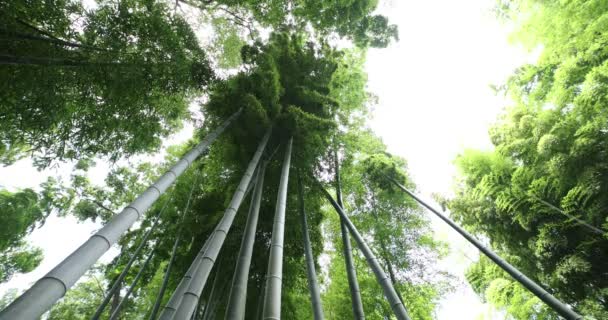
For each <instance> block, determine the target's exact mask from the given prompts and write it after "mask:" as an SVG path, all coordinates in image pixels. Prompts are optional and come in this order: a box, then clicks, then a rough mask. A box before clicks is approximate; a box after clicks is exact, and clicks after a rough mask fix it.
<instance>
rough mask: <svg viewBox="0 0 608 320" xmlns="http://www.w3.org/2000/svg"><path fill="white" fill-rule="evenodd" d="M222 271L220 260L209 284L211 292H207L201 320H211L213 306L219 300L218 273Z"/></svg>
mask: <svg viewBox="0 0 608 320" xmlns="http://www.w3.org/2000/svg"><path fill="white" fill-rule="evenodd" d="M221 270H222V258H220V259H219V261H218V262H217V268H216V270H215V275H214V276H213V283H212V284H211V292H209V298H208V299H207V303H206V304H205V310H204V311H203V317H202V320H208V319H211V314H212V313H213V311H214V310H215V305H216V304H217V300H218V299H219V291H220V288H219V287H220V285H219V282H220V278H221V277H220V272H221Z"/></svg>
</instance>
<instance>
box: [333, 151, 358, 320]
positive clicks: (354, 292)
mask: <svg viewBox="0 0 608 320" xmlns="http://www.w3.org/2000/svg"><path fill="white" fill-rule="evenodd" d="M334 169H335V176H334V179H335V181H334V184H335V188H336V199H337V200H338V205H339V206H340V207H342V208H344V204H343V203H342V186H341V184H342V183H341V180H340V161H339V160H338V152H337V151H336V149H334ZM340 233H341V234H342V253H343V254H344V264H345V267H346V276H347V278H348V287H349V289H350V298H351V304H352V308H353V316H354V318H355V319H357V320H362V319H365V312H364V311H363V301H362V300H361V290H360V289H359V281H358V280H357V270H356V269H355V264H354V263H353V251H352V247H351V245H350V236H349V234H348V229H347V228H346V223H345V222H344V219H343V218H342V217H340Z"/></svg>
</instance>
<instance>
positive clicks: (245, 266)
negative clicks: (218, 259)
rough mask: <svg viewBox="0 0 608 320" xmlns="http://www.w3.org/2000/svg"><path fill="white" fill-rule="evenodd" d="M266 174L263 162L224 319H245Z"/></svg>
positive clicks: (252, 198)
mask: <svg viewBox="0 0 608 320" xmlns="http://www.w3.org/2000/svg"><path fill="white" fill-rule="evenodd" d="M265 172H266V162H265V161H264V162H263V163H262V164H261V165H260V168H259V169H258V174H257V177H256V184H255V188H254V192H253V196H252V197H251V205H250V206H249V215H248V217H247V222H246V224H245V232H244V234H243V240H242V241H241V248H240V250H239V257H238V260H237V262H236V267H235V269H234V276H233V280H232V287H231V289H230V296H229V298H228V308H227V309H226V319H234V320H242V319H245V305H246V303H247V280H248V278H249V267H250V265H251V254H252V253H253V244H254V241H255V231H256V229H257V225H258V216H259V212H260V204H261V202H262V192H263V191H264V190H263V189H264V174H265Z"/></svg>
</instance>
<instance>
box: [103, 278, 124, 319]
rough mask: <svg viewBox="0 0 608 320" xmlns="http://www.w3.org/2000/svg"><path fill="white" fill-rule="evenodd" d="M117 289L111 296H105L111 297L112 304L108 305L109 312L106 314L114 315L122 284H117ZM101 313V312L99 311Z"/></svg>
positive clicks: (118, 302)
mask: <svg viewBox="0 0 608 320" xmlns="http://www.w3.org/2000/svg"><path fill="white" fill-rule="evenodd" d="M117 288H118V290H116V291H114V293H113V294H108V295H107V296H110V297H112V304H111V305H110V312H109V313H108V314H112V313H114V311H115V310H116V308H118V304H120V290H121V289H122V282H118V283H117ZM101 312H103V310H101ZM100 315H101V314H100Z"/></svg>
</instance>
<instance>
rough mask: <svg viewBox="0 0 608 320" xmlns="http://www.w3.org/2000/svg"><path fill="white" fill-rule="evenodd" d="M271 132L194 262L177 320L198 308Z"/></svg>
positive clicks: (256, 153) (252, 160)
mask: <svg viewBox="0 0 608 320" xmlns="http://www.w3.org/2000/svg"><path fill="white" fill-rule="evenodd" d="M270 132H271V129H268V131H267V132H266V134H265V135H264V137H263V138H262V141H260V144H259V145H258V148H257V150H256V152H255V154H254V155H253V158H252V159H251V161H250V162H249V165H248V166H247V170H246V171H245V174H244V175H243V177H242V178H241V181H240V182H239V185H238V187H237V189H236V191H235V192H234V195H233V196H232V200H231V201H230V204H229V205H228V208H227V209H226V211H225V213H224V216H223V217H222V220H220V222H219V223H218V225H217V227H216V229H215V230H214V232H213V234H212V235H211V236H210V238H209V242H208V243H209V246H208V247H207V248H206V250H205V253H204V254H203V255H202V256H201V257H197V259H195V260H194V261H193V262H192V265H194V266H195V267H194V270H195V271H194V273H193V275H192V279H191V280H190V284H189V286H188V288H187V289H186V291H184V293H183V295H182V298H181V301H180V304H179V307H178V308H177V311H176V312H175V316H174V319H175V320H187V319H190V317H191V316H192V313H193V312H194V308H196V303H197V301H198V299H199V297H200V295H201V292H202V291H203V288H204V287H205V284H206V283H207V278H208V277H209V273H210V272H211V269H212V268H213V265H214V263H215V259H216V258H217V256H218V254H219V252H220V250H221V249H222V245H223V244H224V240H225V239H226V235H227V234H228V231H230V227H231V226H232V222H233V221H234V217H235V216H236V213H237V211H238V209H239V207H240V206H241V203H242V202H243V198H244V197H245V192H246V189H247V187H248V186H249V183H250V181H251V178H252V176H253V173H254V171H255V168H256V167H257V166H258V163H259V162H260V158H261V157H262V153H263V152H264V149H265V148H266V144H267V143H268V139H269V137H270Z"/></svg>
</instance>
